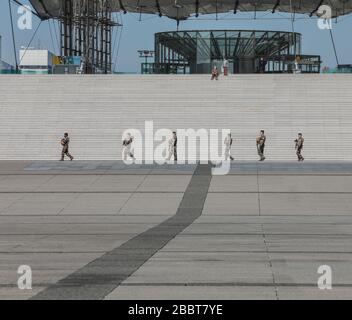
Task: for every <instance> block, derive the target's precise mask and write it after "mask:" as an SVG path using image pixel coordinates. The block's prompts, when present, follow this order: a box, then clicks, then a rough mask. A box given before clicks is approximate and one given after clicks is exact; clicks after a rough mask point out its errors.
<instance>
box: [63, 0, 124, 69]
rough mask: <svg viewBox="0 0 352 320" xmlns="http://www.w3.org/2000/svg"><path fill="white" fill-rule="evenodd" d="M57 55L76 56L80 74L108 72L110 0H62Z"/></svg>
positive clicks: (110, 48)
mask: <svg viewBox="0 0 352 320" xmlns="http://www.w3.org/2000/svg"><path fill="white" fill-rule="evenodd" d="M59 21H60V25H61V28H60V29H61V55H62V56H65V57H70V56H80V57H81V59H82V65H81V71H82V72H83V73H88V74H94V73H105V74H107V73H111V70H112V59H111V55H112V44H111V41H112V39H111V38H112V29H113V27H117V26H119V23H118V22H116V21H114V20H113V19H112V7H111V0H65V1H64V3H63V7H62V12H61V14H60V16H59Z"/></svg>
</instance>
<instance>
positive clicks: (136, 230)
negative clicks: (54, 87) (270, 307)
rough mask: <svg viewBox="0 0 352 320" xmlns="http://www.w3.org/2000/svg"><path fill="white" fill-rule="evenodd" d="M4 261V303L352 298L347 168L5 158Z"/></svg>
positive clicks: (0, 194)
mask: <svg viewBox="0 0 352 320" xmlns="http://www.w3.org/2000/svg"><path fill="white" fill-rule="evenodd" d="M0 262H1V263H0V299H13V298H14V299H28V298H34V299H63V298H66V299H92V298H94V299H104V298H105V299H351V298H352V163H343V162H340V163H313V162H306V163H303V164H297V163H293V162H292V163H282V162H280V163H275V162H266V163H255V162H248V163H246V162H240V163H236V162H235V163H234V164H233V166H232V169H231V172H230V174H229V175H227V176H213V177H211V175H210V170H209V167H208V166H206V165H204V166H198V167H197V166H196V165H175V166H171V165H168V166H156V165H155V166H153V165H148V166H137V165H136V166H133V167H128V166H125V165H124V164H122V163H121V162H112V161H105V162H104V161H95V162H73V163H71V162H65V163H58V162H44V161H37V162H28V161H27V162H20V161H18V162H15V161H14V162H11V161H7V162H0ZM20 265H29V266H31V268H32V270H33V289H32V290H29V291H22V290H19V289H18V288H17V279H18V277H19V275H18V274H17V268H18V267H19V266H20ZM320 265H329V266H330V267H331V268H332V272H333V279H332V280H333V289H332V290H319V289H318V287H317V280H318V277H319V276H320V275H319V274H318V273H317V270H318V267H319V266H320Z"/></svg>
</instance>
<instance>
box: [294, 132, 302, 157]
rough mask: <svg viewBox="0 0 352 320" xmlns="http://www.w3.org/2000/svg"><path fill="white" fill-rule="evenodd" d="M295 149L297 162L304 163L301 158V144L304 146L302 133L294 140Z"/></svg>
mask: <svg viewBox="0 0 352 320" xmlns="http://www.w3.org/2000/svg"><path fill="white" fill-rule="evenodd" d="M295 144H296V145H295V149H296V155H297V157H298V161H304V158H303V156H302V149H303V144H304V138H303V135H302V133H299V134H298V138H297V139H296V140H295Z"/></svg>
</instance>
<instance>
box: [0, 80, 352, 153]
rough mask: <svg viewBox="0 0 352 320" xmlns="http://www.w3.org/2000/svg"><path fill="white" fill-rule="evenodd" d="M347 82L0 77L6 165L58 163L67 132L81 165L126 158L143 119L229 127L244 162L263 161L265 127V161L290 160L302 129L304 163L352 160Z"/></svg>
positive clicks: (0, 149) (161, 124) (159, 124)
mask: <svg viewBox="0 0 352 320" xmlns="http://www.w3.org/2000/svg"><path fill="white" fill-rule="evenodd" d="M351 84H352V76H351V75H303V74H302V75H232V76H230V77H228V78H223V77H221V78H220V80H219V81H210V80H209V76H165V75H163V76H158V75H152V76H137V75H136V76H55V77H54V76H4V75H3V76H0V93H1V95H0V159H1V160H9V159H11V160H22V159H33V160H39V159H43V160H44V159H47V160H55V159H58V157H59V155H60V145H59V140H60V138H61V136H62V134H63V132H66V131H68V132H69V133H70V135H71V140H72V142H71V151H72V153H73V154H74V155H75V156H76V158H77V159H82V160H92V159H96V160H104V159H106V160H113V159H121V135H122V133H123V131H124V130H126V129H139V130H141V131H142V133H143V131H144V122H145V121H154V128H155V130H157V129H161V128H168V129H171V130H175V129H188V128H193V129H200V128H204V129H207V130H209V129H227V128H228V129H231V130H232V133H233V137H234V139H235V142H234V146H233V154H234V156H235V158H236V159H239V160H246V159H248V160H253V159H257V154H256V148H255V137H256V135H257V132H258V131H259V130H260V129H265V130H266V134H267V137H268V144H267V150H266V153H267V158H268V159H272V160H294V159H295V151H294V144H293V140H294V139H295V137H296V134H297V132H299V131H302V132H303V133H304V136H305V139H306V144H305V149H304V154H305V157H306V159H314V160H317V159H319V160H352V149H351V148H350V145H351V142H352V110H351V101H352V93H351V90H350V88H351ZM220 140H223V139H222V137H221V139H220V138H219V141H220ZM219 143H220V144H222V141H220V142H219ZM156 145H158V143H155V145H154V147H155V146H156ZM149 147H151V146H147V147H146V148H149ZM180 148H182V142H180V145H179V149H180Z"/></svg>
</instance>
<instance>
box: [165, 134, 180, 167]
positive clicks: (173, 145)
mask: <svg viewBox="0 0 352 320" xmlns="http://www.w3.org/2000/svg"><path fill="white" fill-rule="evenodd" d="M172 156H173V157H174V161H175V162H176V161H177V134H176V132H175V131H174V132H173V133H172V138H171V139H170V140H169V155H168V157H167V158H166V160H167V161H170V160H171V157H172Z"/></svg>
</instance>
